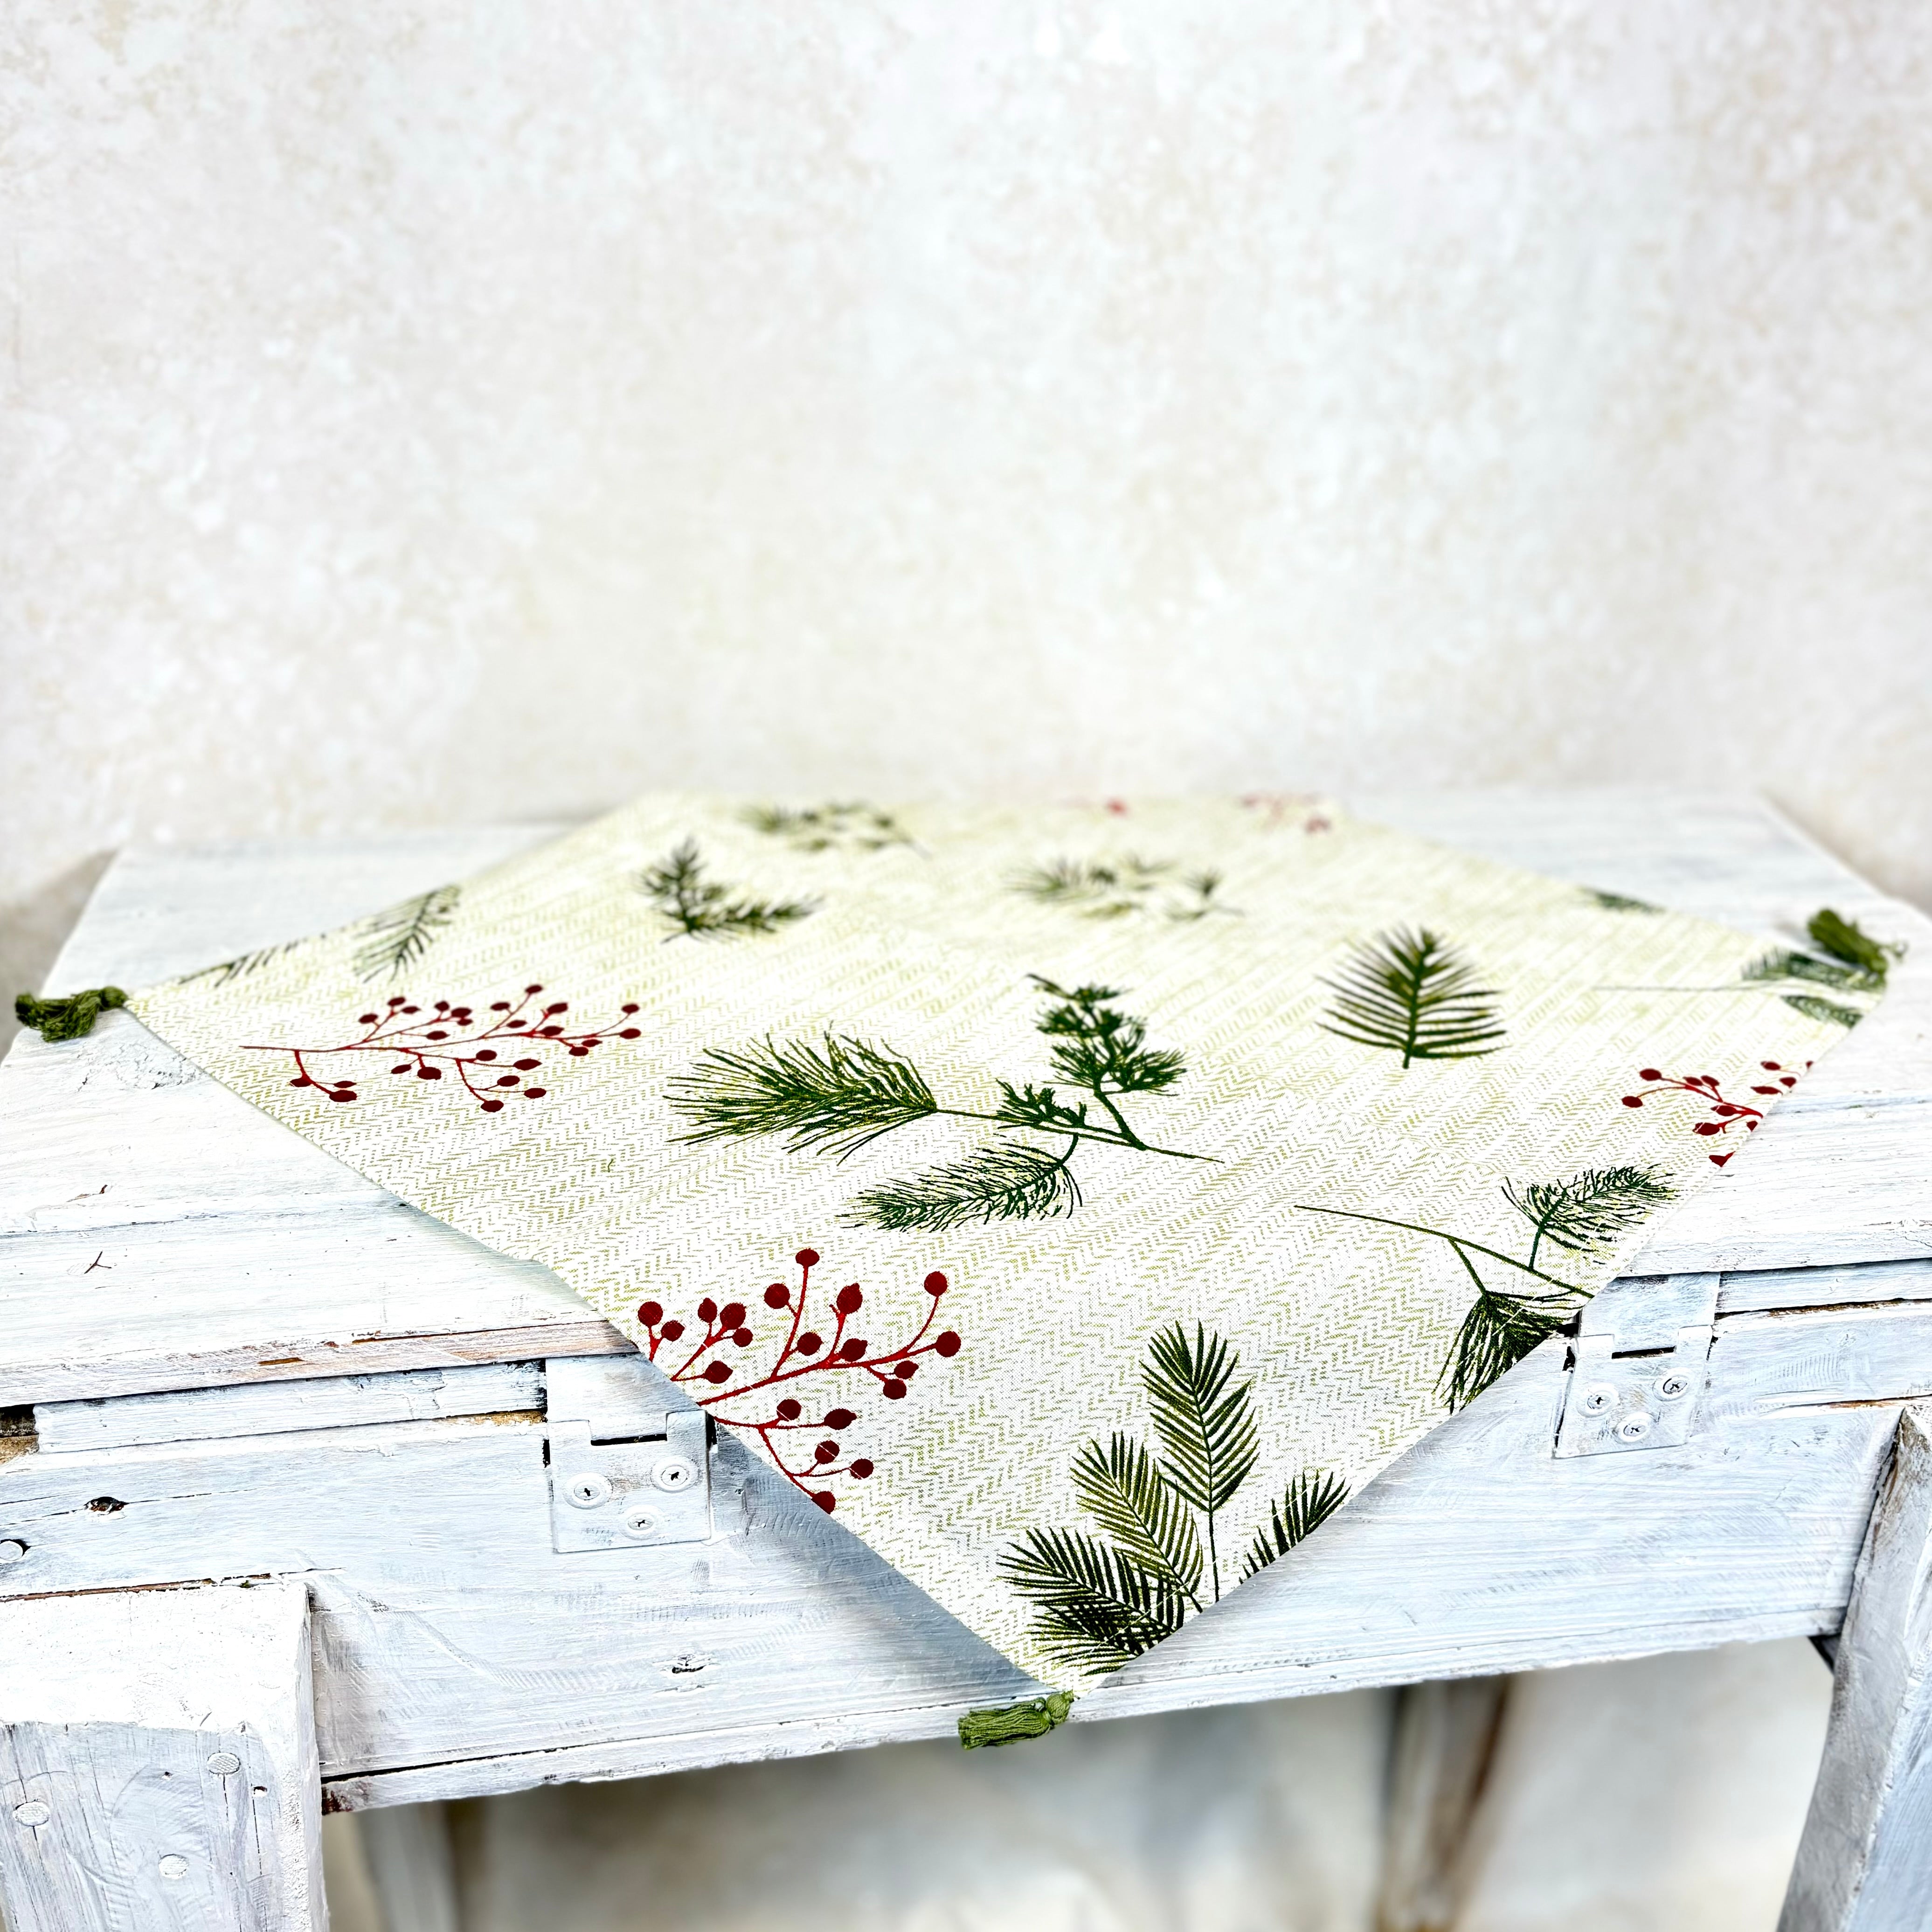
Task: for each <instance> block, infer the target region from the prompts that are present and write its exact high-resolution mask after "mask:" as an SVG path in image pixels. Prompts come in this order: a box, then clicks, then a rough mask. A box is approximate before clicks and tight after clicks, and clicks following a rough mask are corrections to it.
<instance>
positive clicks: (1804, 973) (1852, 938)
mask: <svg viewBox="0 0 1932 1932" xmlns="http://www.w3.org/2000/svg"><path fill="white" fill-rule="evenodd" d="M1805 932H1806V933H1807V935H1808V936H1809V938H1810V939H1811V943H1812V944H1813V945H1814V947H1817V952H1815V953H1805V952H1801V951H1799V950H1798V949H1797V948H1796V947H1779V948H1778V950H1776V951H1775V952H1772V953H1766V954H1765V955H1764V956H1763V958H1761V959H1754V960H1753V961H1752V962H1751V964H1750V965H1748V966H1747V967H1746V968H1745V970H1744V971H1743V973H1742V975H1740V977H1742V979H1744V980H1746V981H1748V982H1751V983H1769V984H1773V985H1775V984H1777V983H1779V982H1781V981H1782V982H1787V983H1788V982H1790V981H1792V980H1796V981H1799V982H1800V983H1804V984H1808V985H1809V986H1828V987H1829V988H1831V989H1832V990H1833V991H1834V992H1847V993H1870V994H1873V995H1882V993H1883V992H1885V986H1886V983H1887V981H1888V978H1889V977H1890V975H1891V968H1892V965H1893V962H1894V961H1895V960H1898V959H1903V957H1904V956H1905V948H1904V947H1903V946H1888V945H1885V944H1882V943H1881V942H1880V941H1878V940H1876V939H1874V938H1872V936H1871V935H1870V934H1869V933H1868V932H1865V931H1864V929H1863V928H1862V927H1861V926H1859V925H1858V922H1856V921H1855V920H1854V919H1846V918H1845V917H1844V916H1843V915H1842V914H1841V913H1836V912H1834V911H1833V910H1832V909H1831V907H1829V906H1826V907H1822V908H1821V909H1820V910H1818V911H1817V912H1815V913H1813V914H1812V916H1811V922H1810V923H1809V924H1808V926H1806V928H1805ZM1780 997H1781V998H1782V999H1783V1000H1784V1004H1786V1005H1787V1007H1792V1008H1793V1009H1794V1010H1796V1011H1797V1012H1799V1013H1802V1014H1803V1015H1804V1016H1805V1018H1806V1019H1809V1020H1820V1021H1823V1022H1826V1023H1827V1024H1829V1025H1835V1026H1843V1027H1853V1026H1856V1025H1858V1022H1859V1021H1860V1020H1861V1019H1864V1016H1865V1015H1866V1013H1868V1012H1869V1011H1870V1008H1869V1007H1851V1006H1846V1004H1844V1003H1843V1001H1839V1000H1828V999H1826V998H1823V996H1822V995H1819V994H1817V993H1814V992H1792V993H1785V994H1783V995H1781V996H1780Z"/></svg>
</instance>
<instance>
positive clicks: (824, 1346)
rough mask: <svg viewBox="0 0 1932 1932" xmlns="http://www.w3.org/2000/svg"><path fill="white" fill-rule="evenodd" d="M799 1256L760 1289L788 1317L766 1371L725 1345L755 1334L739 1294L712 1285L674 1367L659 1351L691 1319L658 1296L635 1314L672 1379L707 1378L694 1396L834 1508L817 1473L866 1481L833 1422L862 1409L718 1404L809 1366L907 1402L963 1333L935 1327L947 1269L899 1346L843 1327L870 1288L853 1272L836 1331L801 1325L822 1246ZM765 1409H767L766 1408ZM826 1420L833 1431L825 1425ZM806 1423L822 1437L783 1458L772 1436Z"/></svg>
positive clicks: (859, 1459) (931, 1284) (854, 1417)
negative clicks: (738, 1358) (798, 1457)
mask: <svg viewBox="0 0 1932 1932" xmlns="http://www.w3.org/2000/svg"><path fill="white" fill-rule="evenodd" d="M793 1260H794V1261H796V1262H797V1263H798V1286H797V1287H796V1289H792V1288H789V1287H787V1286H786V1285H785V1284H784V1283H783V1282H781V1281H775V1282H773V1283H772V1285H771V1286H770V1287H769V1288H768V1289H766V1290H765V1292H764V1296H763V1301H764V1304H765V1307H766V1308H767V1309H768V1310H770V1311H771V1313H772V1314H773V1315H774V1316H776V1317H777V1318H778V1320H779V1321H780V1322H781V1323H782V1324H783V1325H784V1340H782V1341H781V1342H780V1343H779V1344H778V1354H777V1355H776V1356H775V1358H773V1359H772V1363H771V1365H770V1367H769V1368H767V1369H766V1370H765V1371H764V1373H763V1374H757V1373H754V1372H753V1371H751V1370H748V1369H747V1368H745V1367H741V1366H740V1365H739V1364H736V1363H733V1361H730V1359H729V1358H728V1357H727V1356H725V1355H724V1354H723V1353H722V1351H723V1350H724V1348H725V1347H726V1346H727V1345H728V1346H730V1347H731V1348H733V1349H748V1348H749V1347H750V1346H751V1344H752V1343H754V1341H755V1340H757V1337H756V1336H755V1335H754V1333H753V1332H752V1331H751V1328H748V1326H747V1324H748V1322H749V1321H750V1320H751V1311H750V1310H748V1308H746V1307H745V1304H744V1303H742V1301H727V1302H726V1303H724V1304H723V1306H722V1307H720V1306H719V1304H718V1303H717V1302H715V1301H713V1300H712V1298H711V1297H710V1296H709V1295H706V1297H705V1298H704V1299H703V1301H700V1303H699V1304H697V1319H698V1322H700V1324H701V1325H702V1328H701V1331H700V1333H699V1334H697V1336H696V1337H694V1338H693V1339H692V1342H691V1349H690V1352H689V1353H688V1354H687V1355H685V1357H684V1358H683V1360H682V1361H680V1362H679V1363H678V1364H677V1366H676V1367H675V1368H672V1367H670V1366H669V1364H668V1358H665V1359H664V1360H663V1361H660V1357H661V1354H662V1352H663V1351H664V1350H665V1349H670V1350H671V1351H672V1352H673V1354H675V1353H676V1345H677V1344H678V1343H680V1342H682V1341H684V1340H685V1339H686V1338H687V1337H690V1335H691V1331H690V1329H689V1328H688V1327H687V1325H685V1323H684V1322H681V1321H679V1319H677V1317H676V1316H666V1314H665V1313H664V1304H663V1303H662V1302H661V1301H646V1302H643V1303H642V1304H640V1305H639V1307H638V1309H637V1319H638V1321H639V1322H641V1323H642V1324H643V1330H644V1334H645V1338H646V1346H647V1350H648V1352H649V1356H650V1358H651V1360H652V1361H654V1362H659V1364H660V1366H661V1367H664V1370H665V1373H667V1375H668V1376H670V1379H671V1380H672V1381H673V1382H688V1383H691V1384H694V1385H697V1384H706V1385H709V1388H710V1391H711V1392H710V1393H709V1394H705V1395H700V1396H699V1397H697V1405H698V1406H699V1407H700V1409H709V1410H710V1411H711V1412H712V1415H714V1416H715V1418H717V1420H718V1421H720V1422H721V1423H723V1424H725V1425H726V1426H727V1427H729V1428H732V1429H744V1430H749V1431H750V1432H751V1433H752V1434H753V1435H754V1436H757V1439H758V1440H759V1441H760V1442H761V1443H762V1444H763V1445H764V1450H765V1454H766V1455H768V1456H769V1457H770V1458H771V1459H772V1461H773V1462H774V1463H776V1464H777V1465H778V1468H779V1469H781V1471H783V1472H784V1475H786V1476H787V1478H789V1479H790V1481H791V1482H792V1483H793V1484H794V1485H795V1486H796V1487H797V1488H799V1489H800V1490H803V1491H804V1492H805V1494H806V1495H807V1496H809V1497H811V1500H812V1501H813V1502H815V1503H816V1504H817V1505H818V1507H819V1508H820V1509H822V1510H823V1511H826V1513H827V1514H830V1512H831V1511H832V1510H833V1509H834V1508H835V1507H836V1506H837V1503H838V1499H837V1498H836V1497H835V1496H834V1495H833V1494H832V1492H831V1491H830V1490H828V1489H814V1487H812V1484H813V1483H814V1482H823V1481H825V1480H826V1479H827V1478H830V1477H833V1476H850V1477H852V1478H854V1479H856V1481H861V1482H862V1481H864V1480H865V1478H866V1477H868V1476H869V1475H871V1473H872V1469H873V1465H872V1463H871V1461H870V1460H869V1459H868V1458H867V1457H863V1456H855V1457H852V1458H851V1459H850V1460H849V1461H847V1462H844V1463H841V1462H840V1461H839V1460H838V1459H839V1457H841V1456H842V1455H844V1453H845V1451H844V1445H842V1444H841V1443H840V1442H839V1441H838V1434H837V1433H836V1432H838V1431H841V1430H847V1429H850V1427H851V1426H852V1425H853V1423H855V1422H856V1421H858V1420H859V1412H858V1411H857V1410H856V1409H847V1408H845V1407H844V1406H842V1405H841V1406H836V1407H834V1408H832V1409H827V1410H826V1412H824V1414H823V1415H822V1416H818V1417H816V1418H813V1417H808V1416H807V1415H806V1414H805V1405H804V1403H802V1402H800V1401H799V1399H798V1397H796V1396H795V1395H789V1394H787V1395H783V1396H780V1397H778V1398H777V1400H775V1401H772V1400H765V1401H763V1402H760V1403H757V1405H756V1406H755V1408H754V1412H753V1413H751V1414H750V1415H742V1414H741V1415H729V1414H727V1413H726V1412H724V1409H721V1407H720V1406H719V1405H720V1404H727V1403H734V1402H736V1401H737V1400H739V1398H741V1397H747V1396H751V1395H753V1394H757V1393H758V1392H759V1391H768V1390H771V1389H774V1388H779V1387H781V1386H782V1385H785V1384H787V1383H791V1382H798V1381H799V1379H801V1378H802V1377H804V1376H814V1375H824V1374H826V1373H847V1374H858V1375H862V1376H870V1377H871V1379H872V1381H873V1382H874V1383H875V1384H876V1385H877V1388H878V1391H879V1393H880V1394H881V1395H883V1397H885V1398H886V1400H887V1401H888V1402H902V1401H903V1400H904V1399H905V1397H906V1396H907V1394H909V1393H910V1389H911V1386H912V1379H913V1376H916V1375H917V1374H918V1373H919V1358H920V1357H921V1356H922V1355H942V1356H953V1355H958V1354H959V1350H960V1346H961V1343H960V1340H959V1335H958V1334H957V1333H956V1332H955V1331H953V1329H950V1328H947V1329H942V1330H941V1331H940V1333H939V1334H937V1335H932V1334H930V1331H931V1330H932V1325H933V1324H934V1322H935V1321H937V1320H938V1316H939V1298H940V1297H941V1295H944V1293H945V1292H946V1289H947V1281H946V1277H945V1276H944V1275H943V1274H939V1273H938V1271H936V1270H935V1271H934V1272H933V1273H932V1274H929V1275H928V1276H927V1277H926V1280H925V1282H924V1283H922V1286H923V1287H924V1288H925V1290H926V1297H927V1301H926V1319H925V1320H924V1321H923V1322H921V1323H920V1324H919V1329H918V1332H917V1333H916V1334H914V1335H913V1337H912V1339H911V1340H910V1341H909V1342H903V1343H900V1344H898V1346H896V1347H893V1348H874V1346H872V1344H871V1343H870V1342H868V1341H867V1340H865V1337H863V1336H862V1335H854V1334H848V1333H847V1328H848V1326H849V1325H850V1322H851V1321H852V1319H853V1316H856V1314H857V1313H859V1310H861V1309H862V1308H863V1307H865V1292H864V1290H863V1289H861V1288H860V1287H859V1284H858V1283H856V1281H854V1282H848V1283H847V1284H846V1285H845V1286H844V1287H843V1288H841V1289H840V1290H839V1291H838V1293H837V1294H836V1295H834V1296H833V1297H832V1309H831V1313H832V1333H831V1334H829V1335H826V1334H821V1333H820V1331H819V1330H817V1328H807V1327H806V1326H805V1319H806V1317H805V1304H806V1303H807V1302H808V1300H809V1299H810V1296H811V1271H812V1270H813V1269H814V1268H816V1267H817V1265H818V1253H817V1250H816V1249H814V1248H800V1249H799V1251H798V1253H796V1255H795V1256H793ZM759 1319H760V1321H762V1320H763V1317H762V1316H760V1318H759ZM741 1377H742V1378H744V1379H739V1378H741ZM766 1410H769V1412H770V1413H769V1415H767V1414H766V1413H765V1411H766ZM823 1430H830V1431H832V1432H834V1433H831V1434H820V1432H821V1431H823ZM800 1432H803V1433H807V1434H810V1435H817V1436H819V1440H818V1441H817V1442H815V1443H814V1444H813V1445H812V1447H811V1454H810V1456H809V1458H808V1460H805V1461H802V1462H799V1463H793V1461H790V1460H787V1456H786V1453H785V1445H784V1442H782V1441H780V1440H776V1439H778V1438H781V1437H784V1436H789V1435H793V1434H796V1433H800Z"/></svg>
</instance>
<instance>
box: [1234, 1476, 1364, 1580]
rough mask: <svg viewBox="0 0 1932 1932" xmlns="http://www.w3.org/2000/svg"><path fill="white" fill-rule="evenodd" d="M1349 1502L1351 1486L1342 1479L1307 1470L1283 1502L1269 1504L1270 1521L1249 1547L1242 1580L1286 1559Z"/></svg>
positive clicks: (1287, 1491)
mask: <svg viewBox="0 0 1932 1932" xmlns="http://www.w3.org/2000/svg"><path fill="white" fill-rule="evenodd" d="M1348 1498H1349V1486H1348V1484H1346V1483H1345V1482H1343V1480H1342V1479H1341V1478H1340V1476H1337V1475H1324V1474H1323V1473H1322V1472H1321V1471H1319V1470H1316V1469H1304V1470H1303V1471H1302V1472H1301V1475H1298V1476H1297V1477H1296V1478H1295V1479H1294V1481H1292V1482H1291V1483H1290V1484H1289V1486H1288V1487H1287V1488H1286V1490H1284V1491H1283V1493H1282V1497H1281V1500H1280V1502H1272V1503H1270V1504H1269V1505H1268V1521H1267V1522H1266V1523H1263V1524H1262V1526H1261V1528H1260V1529H1258V1530H1256V1532H1255V1540H1254V1541H1253V1543H1251V1544H1249V1546H1248V1560H1247V1567H1246V1568H1244V1570H1243V1571H1242V1572H1241V1580H1242V1581H1243V1582H1244V1583H1245V1582H1247V1580H1248V1578H1250V1577H1252V1576H1253V1575H1254V1574H1255V1573H1256V1571H1259V1570H1265V1569H1266V1568H1268V1565H1270V1564H1271V1563H1272V1562H1274V1561H1275V1560H1276V1559H1277V1557H1282V1556H1286V1555H1287V1554H1288V1553H1289V1551H1290V1550H1292V1549H1293V1548H1294V1547H1295V1545H1296V1544H1298V1543H1299V1542H1300V1541H1301V1540H1302V1538H1304V1537H1305V1536H1307V1535H1310V1533H1311V1532H1313V1531H1316V1530H1318V1529H1320V1528H1321V1527H1322V1525H1323V1524H1324V1523H1326V1522H1327V1521H1328V1519H1329V1518H1330V1517H1331V1516H1333V1515H1334V1514H1335V1512H1336V1511H1337V1510H1338V1509H1340V1508H1341V1507H1342V1505H1343V1503H1345V1502H1347V1500H1348Z"/></svg>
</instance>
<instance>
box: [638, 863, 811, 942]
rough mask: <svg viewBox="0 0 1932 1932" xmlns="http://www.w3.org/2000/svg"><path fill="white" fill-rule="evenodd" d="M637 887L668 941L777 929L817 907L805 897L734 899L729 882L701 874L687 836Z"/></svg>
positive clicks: (737, 936)
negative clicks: (662, 924) (665, 927)
mask: <svg viewBox="0 0 1932 1932" xmlns="http://www.w3.org/2000/svg"><path fill="white" fill-rule="evenodd" d="M637 889H638V890H639V891H640V892H642V893H643V895H644V896H645V898H647V899H649V901H650V902H651V904H652V906H654V907H655V908H656V910H657V911H658V914H659V915H660V916H661V917H662V918H663V919H664V921H665V922H666V923H667V924H668V925H669V926H670V928H671V930H670V932H668V933H667V934H666V935H665V936H664V943H665V944H667V945H668V944H670V941H672V940H673V939H736V938H743V937H745V935H748V934H758V933H772V932H779V931H781V930H782V929H784V927H786V926H790V925H792V924H793V923H794V922H796V921H797V920H799V919H804V918H806V917H808V916H809V915H810V914H811V913H814V912H815V911H817V905H816V904H815V903H814V901H811V900H810V899H755V898H733V896H732V889H731V888H730V886H725V885H720V884H719V883H717V881H716V880H712V879H707V878H706V877H705V876H704V861H703V859H702V858H701V857H700V856H699V853H698V850H697V841H696V840H695V839H692V838H687V839H685V840H684V841H682V843H681V844H678V845H676V846H675V847H673V848H672V850H671V851H670V853H668V854H667V856H665V857H664V858H663V859H660V860H659V861H658V863H657V864H656V865H653V866H652V867H650V868H649V870H648V871H645V872H643V873H642V874H640V875H639V877H638V880H637Z"/></svg>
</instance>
